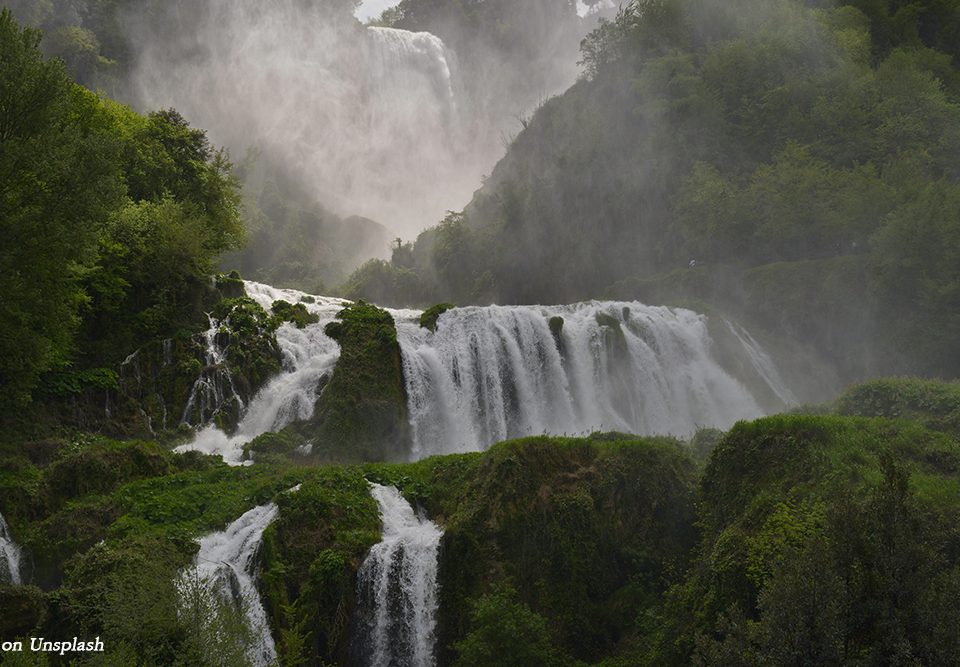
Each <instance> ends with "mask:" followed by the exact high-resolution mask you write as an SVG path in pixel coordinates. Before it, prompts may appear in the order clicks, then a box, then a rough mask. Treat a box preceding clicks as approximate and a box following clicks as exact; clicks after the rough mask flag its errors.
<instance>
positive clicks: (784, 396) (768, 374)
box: [723, 320, 800, 405]
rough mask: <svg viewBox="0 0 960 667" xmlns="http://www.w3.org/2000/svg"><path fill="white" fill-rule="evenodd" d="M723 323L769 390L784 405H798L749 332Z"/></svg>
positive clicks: (766, 355)
mask: <svg viewBox="0 0 960 667" xmlns="http://www.w3.org/2000/svg"><path fill="white" fill-rule="evenodd" d="M723 323H724V324H725V325H726V326H727V328H728V329H729V330H730V331H731V332H732V333H733V335H734V336H735V337H736V339H737V340H738V341H739V342H740V344H741V345H742V346H743V349H744V351H745V352H746V354H747V361H749V362H750V365H751V366H752V367H753V369H754V370H755V371H756V372H757V374H759V375H760V377H762V378H763V380H764V382H766V383H767V385H768V386H769V387H770V389H771V390H773V392H774V394H776V395H777V398H779V399H780V400H781V401H782V402H783V403H784V404H785V405H796V404H798V403H799V402H800V401H799V400H798V399H797V396H796V394H794V393H793V391H792V390H791V389H790V387H788V386H787V384H786V383H785V382H784V381H783V378H782V377H780V371H778V370H777V366H776V364H774V363H773V360H772V359H771V358H770V355H769V354H767V353H766V352H765V351H764V349H763V348H762V347H761V346H760V343H758V342H757V341H756V339H754V337H753V336H751V335H750V332H749V331H747V330H746V329H744V328H743V327H741V326H740V325H739V324H735V323H733V322H730V321H729V320H724V321H723Z"/></svg>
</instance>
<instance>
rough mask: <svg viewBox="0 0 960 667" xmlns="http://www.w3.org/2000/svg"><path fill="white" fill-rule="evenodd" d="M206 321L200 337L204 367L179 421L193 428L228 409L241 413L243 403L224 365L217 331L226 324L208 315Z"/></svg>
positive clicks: (219, 336) (222, 351)
mask: <svg viewBox="0 0 960 667" xmlns="http://www.w3.org/2000/svg"><path fill="white" fill-rule="evenodd" d="M207 319H208V321H209V323H210V327H209V328H208V329H207V330H206V331H205V332H204V333H203V338H204V342H205V347H204V367H203V370H202V371H201V373H200V377H198V378H197V379H196V381H194V383H193V387H191V389H190V398H189V399H187V405H186V407H184V409H183V416H182V417H181V418H180V421H181V422H182V423H184V424H190V425H193V426H202V425H204V424H208V423H210V422H211V421H212V420H213V419H214V418H215V417H216V416H217V414H218V413H220V412H221V411H223V410H224V409H227V407H228V406H232V407H233V408H235V409H239V410H243V401H242V400H241V399H240V396H239V395H238V394H237V390H236V389H235V388H234V386H233V377H232V376H231V375H230V369H229V367H228V366H227V365H226V364H225V363H224V362H225V361H226V350H225V346H224V345H223V341H222V338H223V336H221V335H220V328H221V326H222V325H229V320H227V321H224V322H219V321H218V320H216V319H214V318H213V316H211V315H209V314H208V315H207Z"/></svg>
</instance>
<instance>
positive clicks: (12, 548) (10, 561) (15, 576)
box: [0, 514, 22, 584]
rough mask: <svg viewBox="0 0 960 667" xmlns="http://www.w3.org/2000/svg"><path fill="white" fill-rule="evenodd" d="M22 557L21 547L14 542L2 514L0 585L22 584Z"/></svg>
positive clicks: (0, 527)
mask: <svg viewBox="0 0 960 667" xmlns="http://www.w3.org/2000/svg"><path fill="white" fill-rule="evenodd" d="M20 555H21V552H20V546H19V545H18V544H17V543H16V542H14V541H13V535H11V534H10V526H8V525H7V522H6V520H5V519H4V518H3V515H2V514H0V583H10V584H20V583H22V579H21V575H20Z"/></svg>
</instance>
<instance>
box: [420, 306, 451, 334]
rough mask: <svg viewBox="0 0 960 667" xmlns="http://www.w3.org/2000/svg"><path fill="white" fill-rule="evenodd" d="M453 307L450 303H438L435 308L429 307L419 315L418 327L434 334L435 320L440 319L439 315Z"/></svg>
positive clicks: (435, 329) (435, 328)
mask: <svg viewBox="0 0 960 667" xmlns="http://www.w3.org/2000/svg"><path fill="white" fill-rule="evenodd" d="M453 307H454V305H453V304H452V303H438V304H437V305H435V306H430V307H429V308H427V309H426V310H425V311H423V314H422V315H420V326H421V327H423V328H424V329H429V330H430V331H432V332H434V333H436V331H437V320H438V319H440V316H441V315H443V314H444V313H445V312H447V311H448V310H450V309H451V308H453Z"/></svg>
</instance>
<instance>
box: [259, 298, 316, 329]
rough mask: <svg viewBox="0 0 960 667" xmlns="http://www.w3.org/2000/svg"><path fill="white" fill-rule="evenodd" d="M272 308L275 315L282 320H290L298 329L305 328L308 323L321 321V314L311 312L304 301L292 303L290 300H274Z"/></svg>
mask: <svg viewBox="0 0 960 667" xmlns="http://www.w3.org/2000/svg"><path fill="white" fill-rule="evenodd" d="M270 310H271V311H272V312H273V314H274V316H275V317H277V318H279V321H281V322H290V323H291V324H293V325H294V326H296V327H297V328H298V329H303V328H305V327H306V326H307V325H308V324H316V323H317V322H319V321H320V316H319V315H317V314H316V313H311V312H310V311H308V310H307V307H306V306H304V305H303V304H302V303H297V304H292V303H290V302H288V301H283V300H280V301H274V302H273V306H271V308H270Z"/></svg>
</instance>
